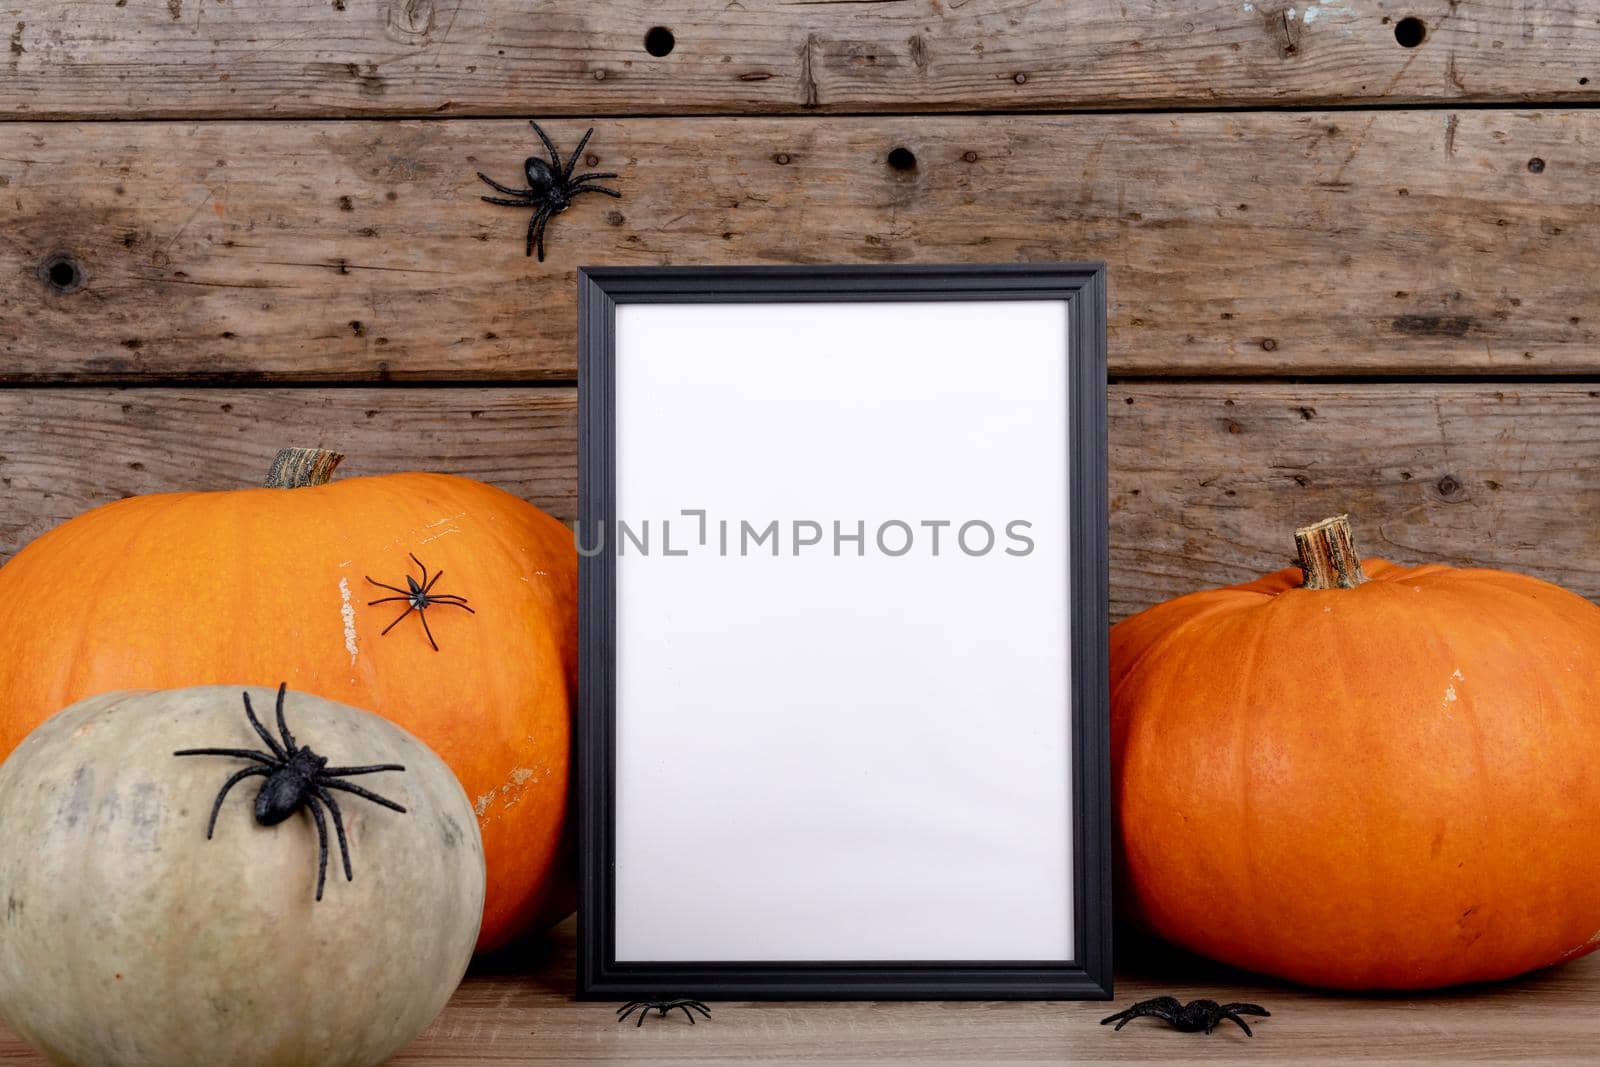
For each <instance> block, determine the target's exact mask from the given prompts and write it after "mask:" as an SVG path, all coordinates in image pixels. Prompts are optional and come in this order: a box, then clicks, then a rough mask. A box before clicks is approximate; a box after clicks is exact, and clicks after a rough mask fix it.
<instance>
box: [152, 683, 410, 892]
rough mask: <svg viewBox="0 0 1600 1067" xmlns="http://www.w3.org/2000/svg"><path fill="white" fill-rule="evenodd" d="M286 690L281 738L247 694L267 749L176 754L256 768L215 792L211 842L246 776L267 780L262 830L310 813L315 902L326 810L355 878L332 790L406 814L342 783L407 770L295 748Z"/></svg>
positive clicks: (259, 798)
mask: <svg viewBox="0 0 1600 1067" xmlns="http://www.w3.org/2000/svg"><path fill="white" fill-rule="evenodd" d="M288 689H289V683H287V682H285V683H283V684H282V685H280V686H278V707H277V712H278V734H279V737H276V738H275V737H273V736H272V734H271V732H270V731H268V730H267V728H266V727H265V726H263V725H261V720H260V719H257V718H256V713H255V709H254V708H252V707H251V706H250V694H249V693H245V694H244V714H245V718H247V719H249V720H250V726H251V728H252V729H254V730H255V732H256V735H257V736H258V737H260V738H261V740H262V741H264V742H265V743H266V746H267V749H268V751H266V752H263V751H261V750H260V749H248V748H186V749H182V750H180V751H178V752H174V753H173V755H174V756H231V757H233V758H235V759H244V760H250V761H252V763H253V764H254V765H253V766H250V767H246V768H245V769H244V770H242V771H238V772H237V773H235V774H234V775H233V776H232V777H230V778H229V779H228V780H227V781H225V782H223V783H222V788H221V789H220V790H218V791H217V798H216V800H215V801H213V802H212V805H211V818H210V819H209V820H207V822H206V840H207V841H209V840H211V838H212V836H213V835H214V834H215V833H216V829H217V814H218V812H220V811H221V810H222V802H223V801H224V800H226V799H227V797H228V792H229V790H231V789H232V788H233V787H234V786H236V785H238V784H239V783H240V782H242V781H244V780H245V779H246V778H253V777H262V778H265V779H266V781H265V782H263V783H262V785H261V789H260V790H259V791H258V792H257V793H256V801H255V820H256V822H258V823H260V824H261V825H262V826H276V825H278V824H279V823H281V822H283V821H285V820H286V819H288V818H289V816H291V815H293V814H294V813H295V812H297V811H299V810H300V809H301V808H305V809H306V810H307V811H309V812H310V813H311V821H312V822H313V823H314V824H315V825H316V828H317V899H318V900H321V899H322V886H323V882H324V880H325V878H326V876H327V873H328V826H327V822H326V821H325V820H324V818H323V811H324V810H326V811H327V813H328V816H329V817H330V818H332V820H333V828H334V830H335V831H336V832H337V834H338V838H339V856H340V858H341V859H342V860H343V861H344V877H345V880H346V881H354V880H355V872H354V871H353V870H352V869H351V866H350V843H349V841H348V840H347V839H346V837H345V832H344V815H343V813H342V812H341V811H340V810H339V802H338V801H336V800H334V798H333V792H332V790H338V791H340V792H345V793H353V794H355V795H356V796H358V797H362V798H363V799H366V800H370V801H372V802H373V803H374V804H378V805H380V806H382V807H385V808H388V809H390V810H391V811H398V812H400V813H402V814H404V813H405V810H406V809H405V808H403V807H401V806H400V805H399V804H396V803H395V802H394V801H392V800H389V799H387V798H385V797H381V796H379V795H378V794H376V793H374V792H371V791H370V790H367V789H363V788H361V787H360V786H358V785H352V784H351V783H349V782H343V781H339V779H341V778H348V777H352V776H354V775H358V774H376V773H377V772H379V771H403V770H405V767H403V766H402V765H400V764H398V763H378V764H372V765H370V766H365V767H329V766H328V760H327V757H325V756H319V755H318V754H317V753H315V752H313V751H312V750H311V749H310V748H308V747H306V746H304V745H300V744H297V743H296V742H295V739H294V734H292V733H290V732H289V724H288V722H287V721H286V719H285V718H284V714H283V698H284V695H285V694H286V693H287V692H288Z"/></svg>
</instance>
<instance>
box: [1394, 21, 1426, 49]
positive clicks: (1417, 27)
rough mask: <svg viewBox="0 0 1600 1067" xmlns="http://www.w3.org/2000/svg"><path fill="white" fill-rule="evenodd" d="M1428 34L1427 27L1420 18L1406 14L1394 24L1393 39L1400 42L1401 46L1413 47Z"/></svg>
mask: <svg viewBox="0 0 1600 1067" xmlns="http://www.w3.org/2000/svg"><path fill="white" fill-rule="evenodd" d="M1427 36H1428V27H1427V26H1425V25H1424V24H1423V22H1422V20H1421V19H1419V18H1416V17H1415V16H1409V15H1408V16H1407V17H1405V18H1403V19H1401V20H1400V21H1399V22H1397V23H1395V24H1394V39H1395V40H1396V41H1399V42H1400V47H1401V48H1415V47H1417V45H1419V44H1421V43H1422V40H1423V38H1425V37H1427Z"/></svg>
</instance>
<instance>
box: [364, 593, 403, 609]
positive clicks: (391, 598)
mask: <svg viewBox="0 0 1600 1067" xmlns="http://www.w3.org/2000/svg"><path fill="white" fill-rule="evenodd" d="M410 599H411V597H409V596H385V597H379V598H378V599H377V600H369V601H367V607H369V608H370V607H372V605H374V604H393V603H394V602H395V601H397V600H410Z"/></svg>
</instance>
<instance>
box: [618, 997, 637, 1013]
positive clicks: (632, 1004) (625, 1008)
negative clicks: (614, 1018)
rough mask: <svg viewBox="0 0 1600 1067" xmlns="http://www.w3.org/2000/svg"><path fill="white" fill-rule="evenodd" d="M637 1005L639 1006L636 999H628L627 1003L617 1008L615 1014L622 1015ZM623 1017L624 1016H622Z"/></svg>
mask: <svg viewBox="0 0 1600 1067" xmlns="http://www.w3.org/2000/svg"><path fill="white" fill-rule="evenodd" d="M638 1006H639V1002H638V1001H637V1000H630V1001H628V1003H626V1004H624V1005H623V1006H622V1007H620V1008H618V1009H617V1015H618V1016H623V1013H624V1012H627V1011H631V1010H632V1009H634V1008H637V1007H638ZM623 1017H625V1016H623Z"/></svg>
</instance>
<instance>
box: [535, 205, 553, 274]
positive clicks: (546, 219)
mask: <svg viewBox="0 0 1600 1067" xmlns="http://www.w3.org/2000/svg"><path fill="white" fill-rule="evenodd" d="M554 214H555V213H554V212H551V211H546V212H545V213H544V214H542V215H541V216H540V217H539V237H538V243H539V262H540V263H543V262H544V230H545V227H546V226H548V225H550V219H551V218H552V217H553V216H554Z"/></svg>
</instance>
